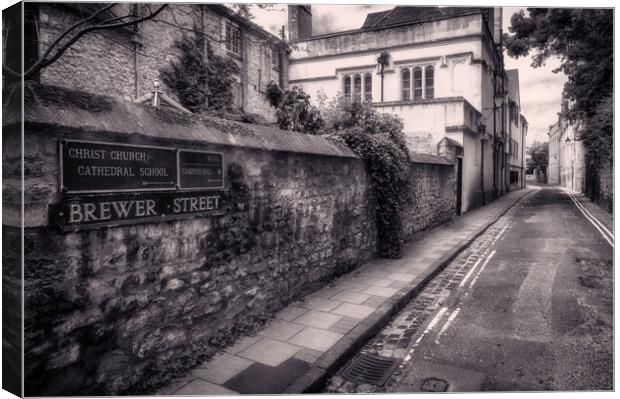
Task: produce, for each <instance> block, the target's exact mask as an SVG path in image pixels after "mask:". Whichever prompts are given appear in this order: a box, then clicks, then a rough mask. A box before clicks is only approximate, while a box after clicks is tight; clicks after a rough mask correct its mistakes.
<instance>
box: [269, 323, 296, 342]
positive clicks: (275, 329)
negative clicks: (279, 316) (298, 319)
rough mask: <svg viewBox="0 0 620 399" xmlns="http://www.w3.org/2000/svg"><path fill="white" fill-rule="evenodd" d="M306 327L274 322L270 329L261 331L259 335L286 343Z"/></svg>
mask: <svg viewBox="0 0 620 399" xmlns="http://www.w3.org/2000/svg"><path fill="white" fill-rule="evenodd" d="M304 327H305V326H304V325H302V324H297V323H291V322H290V321H284V320H274V321H273V322H272V323H271V324H270V325H269V327H267V328H266V329H264V330H263V331H261V332H260V333H259V334H260V335H262V336H264V337H267V338H271V339H275V340H277V341H282V342H286V341H288V340H289V339H291V337H293V336H294V335H295V334H297V333H298V332H300V331H301V330H303V329H304Z"/></svg>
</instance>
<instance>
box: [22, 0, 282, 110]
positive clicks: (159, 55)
mask: <svg viewBox="0 0 620 399" xmlns="http://www.w3.org/2000/svg"><path fill="white" fill-rule="evenodd" d="M26 5H27V7H29V9H30V11H31V13H30V15H32V16H33V19H34V21H35V23H33V24H28V23H27V24H26V29H28V27H29V26H34V27H37V29H36V30H33V32H30V34H29V32H25V35H26V37H31V38H32V40H29V41H27V43H26V53H31V54H32V58H35V59H36V58H38V57H39V56H40V55H41V54H43V52H44V51H45V50H46V49H47V46H48V45H49V44H50V43H51V42H52V41H53V40H55V38H57V37H58V36H59V35H60V34H61V33H62V32H63V31H64V30H66V29H67V28H68V27H70V26H71V25H73V24H74V23H76V22H77V21H79V20H81V19H82V18H84V17H85V15H90V14H92V13H93V12H94V11H96V10H98V9H100V8H102V5H97V4H79V3H75V4H72V3H26ZM140 6H142V7H144V6H145V5H144V4H142V5H139V4H135V3H120V4H118V5H116V6H115V7H114V8H112V9H111V10H110V11H109V13H108V14H106V15H105V16H104V15H102V16H101V18H107V17H111V16H113V15H123V14H127V13H128V12H140V9H139V8H138V7H140ZM149 6H150V7H151V8H153V9H154V8H155V7H156V6H157V4H151V5H149ZM132 8H133V9H132ZM184 35H200V36H202V37H203V38H204V39H205V41H204V42H205V45H204V48H203V49H202V51H204V52H205V55H207V46H210V48H211V50H212V51H213V53H215V54H218V55H220V56H224V57H228V58H229V59H231V60H233V61H234V62H235V63H236V64H237V65H238V67H239V73H237V74H235V75H234V80H235V83H234V84H233V97H234V107H235V108H238V109H241V110H244V111H246V112H249V113H256V114H260V115H261V116H264V117H265V118H266V119H267V120H273V117H274V110H273V108H272V107H270V106H269V104H268V102H267V101H265V96H264V92H265V89H266V86H267V83H268V82H269V81H271V80H273V81H276V82H280V83H284V82H283V80H282V79H283V76H284V75H285V73H286V71H285V69H286V67H285V66H283V65H282V64H283V62H284V61H285V60H286V57H285V55H284V51H283V46H282V45H281V43H282V41H281V40H280V39H279V38H278V37H276V36H274V35H272V34H271V33H269V32H267V31H266V30H264V29H262V28H261V27H259V26H258V25H256V24H254V23H252V22H251V21H249V20H247V19H245V18H243V17H241V16H239V15H238V14H237V13H235V12H233V11H231V10H230V9H229V8H227V7H225V6H222V5H217V4H169V5H168V6H167V7H166V8H165V9H164V10H163V11H162V12H161V13H160V14H159V15H157V16H156V17H155V18H153V19H151V20H147V21H145V22H142V23H140V24H137V25H136V26H135V27H123V28H117V29H113V30H100V31H94V32H92V33H89V34H88V35H85V36H84V37H82V38H81V39H80V40H79V41H78V42H76V43H75V44H74V45H72V46H71V48H70V49H69V50H68V51H67V52H66V53H65V54H63V56H62V57H61V58H60V59H58V61H56V62H55V63H53V64H52V65H50V66H48V67H46V68H44V69H43V70H42V71H41V73H40V74H39V76H37V77H36V79H37V80H39V81H40V82H41V83H45V84H50V85H55V86H62V87H69V88H79V89H80V90H84V91H88V92H92V93H98V94H106V95H112V96H116V97H121V98H124V99H126V100H135V99H137V98H139V97H140V96H142V95H144V94H145V93H148V92H150V91H152V90H153V84H154V81H156V80H159V79H160V78H159V76H160V72H161V71H162V69H164V68H166V67H167V66H168V65H170V63H171V62H172V61H174V60H175V59H176V58H177V57H178V56H179V50H178V49H177V48H176V47H175V46H174V43H175V41H176V40H177V39H180V38H181V37H182V36H184ZM162 89H163V91H165V92H166V93H167V94H169V95H171V96H173V97H174V93H173V91H171V90H170V88H167V87H165V85H164V86H163V87H162ZM175 99H176V98H175Z"/></svg>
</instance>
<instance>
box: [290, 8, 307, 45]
mask: <svg viewBox="0 0 620 399" xmlns="http://www.w3.org/2000/svg"><path fill="white" fill-rule="evenodd" d="M288 35H289V39H290V40H298V39H305V38H308V37H310V36H312V10H311V8H310V5H297V6H293V5H290V6H288Z"/></svg>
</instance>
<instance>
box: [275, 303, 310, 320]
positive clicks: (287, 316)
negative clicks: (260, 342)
mask: <svg viewBox="0 0 620 399" xmlns="http://www.w3.org/2000/svg"><path fill="white" fill-rule="evenodd" d="M307 311H308V309H306V308H302V307H301V306H287V307H285V308H284V309H282V310H281V311H279V312H278V313H276V315H275V318H276V319H280V320H284V321H293V320H295V319H296V318H298V317H299V316H301V315H302V314H304V313H306V312H307Z"/></svg>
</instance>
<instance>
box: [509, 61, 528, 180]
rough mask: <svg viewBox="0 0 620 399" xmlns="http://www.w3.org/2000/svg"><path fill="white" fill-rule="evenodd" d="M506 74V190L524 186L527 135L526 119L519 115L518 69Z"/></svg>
mask: <svg viewBox="0 0 620 399" xmlns="http://www.w3.org/2000/svg"><path fill="white" fill-rule="evenodd" d="M506 76H507V78H508V79H507V83H508V84H507V86H508V92H507V99H508V106H507V112H508V117H507V118H506V124H507V131H508V134H507V140H508V145H507V146H506V150H507V157H508V162H507V172H508V175H507V176H506V177H505V178H506V180H505V181H506V182H507V189H508V190H510V191H511V190H518V189H521V188H525V137H526V136H527V128H528V123H527V119H525V117H524V116H523V115H521V97H520V92H519V71H518V70H517V69H511V70H507V71H506Z"/></svg>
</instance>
